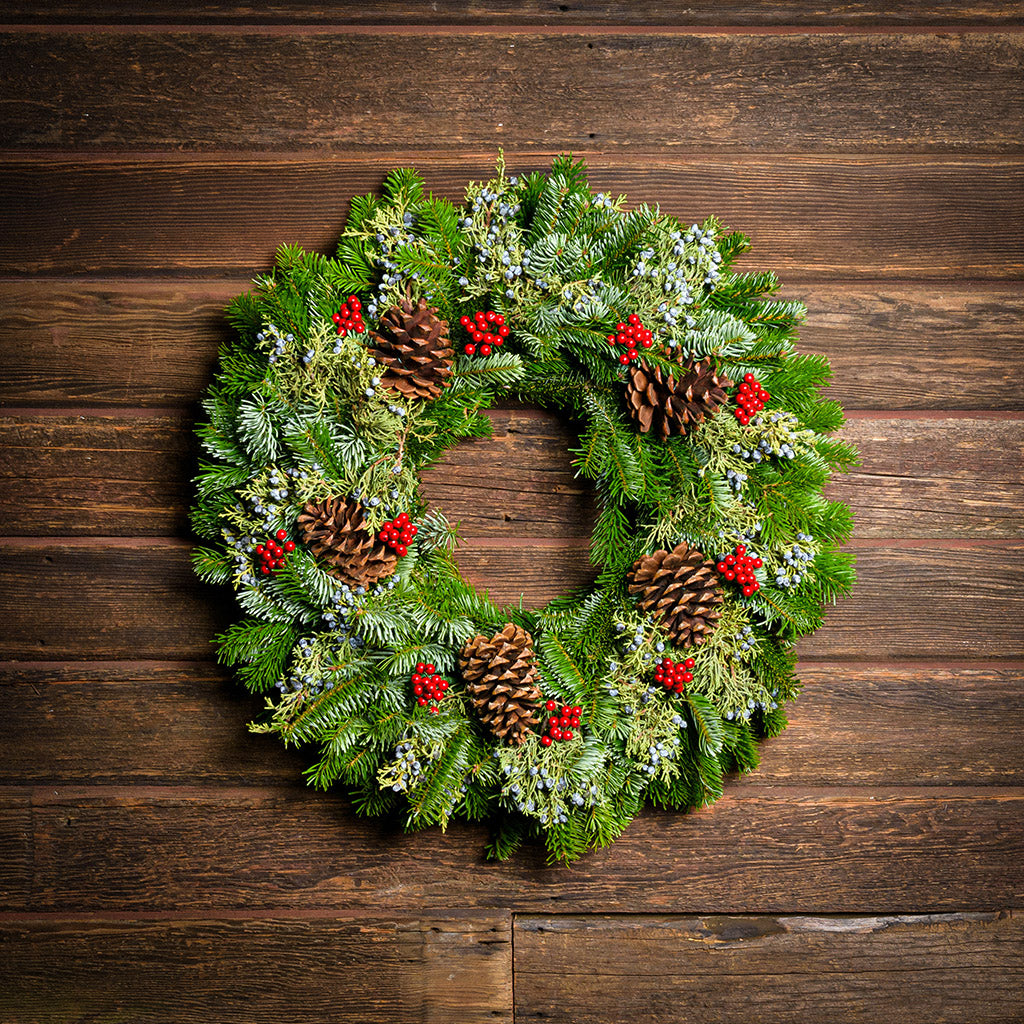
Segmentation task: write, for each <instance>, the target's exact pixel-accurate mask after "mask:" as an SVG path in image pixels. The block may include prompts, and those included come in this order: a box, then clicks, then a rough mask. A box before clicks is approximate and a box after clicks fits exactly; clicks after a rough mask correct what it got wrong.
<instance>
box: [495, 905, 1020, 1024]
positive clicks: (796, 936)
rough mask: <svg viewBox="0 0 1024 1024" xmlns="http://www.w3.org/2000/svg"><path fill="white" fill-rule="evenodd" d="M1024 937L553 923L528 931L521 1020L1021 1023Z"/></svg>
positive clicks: (794, 920)
mask: <svg viewBox="0 0 1024 1024" xmlns="http://www.w3.org/2000/svg"><path fill="white" fill-rule="evenodd" d="M1022 954H1024V925H1022V922H1021V918H1020V917H1019V916H1014V915H1013V914H1010V913H998V914H948V915H947V914H943V915H929V916H910V915H907V916H891V917H889V916H882V917H867V918H864V917H838V918H836V917H827V918H820V917H727V916H714V917H706V918H692V917H651V916H649V915H647V916H644V917H634V916H625V917H606V916H600V915H592V916H588V917H562V916H558V917H550V916H537V917H534V916H527V915H520V916H519V917H517V919H516V923H515V972H516V1020H517V1021H519V1022H522V1021H540V1020H543V1021H569V1020H571V1021H572V1022H573V1024H591V1022H593V1024H598V1022H600V1024H605V1022H607V1021H608V1019H609V1017H608V1009H609V1007H611V1006H614V1007H615V1019H616V1020H623V1021H624V1020H628V1021H631V1022H634V1024H673V1022H679V1024H681V1022H683V1021H692V1020H695V1019H700V1020H702V1021H714V1022H716V1024H748V1022H750V1021H754V1020H756V1021H772V1022H773V1024H774V1022H778V1024H797V1022H799V1024H805V1022H807V1021H848V1020H856V1021H863V1022H865V1024H888V1022H890V1021H893V1020H899V1021H900V1022H901V1024H904V1022H905V1024H933V1022H935V1021H940V1020H941V1021H944V1022H950V1024H953V1022H963V1024H982V1022H992V1024H995V1022H1000V1024H1002V1022H1006V1021H1010V1020H1013V1019H1014V1018H1015V1017H1016V1016H1017V1015H1018V1014H1019V1011H1020V1005H1021V996H1022V994H1024V956H1022Z"/></svg>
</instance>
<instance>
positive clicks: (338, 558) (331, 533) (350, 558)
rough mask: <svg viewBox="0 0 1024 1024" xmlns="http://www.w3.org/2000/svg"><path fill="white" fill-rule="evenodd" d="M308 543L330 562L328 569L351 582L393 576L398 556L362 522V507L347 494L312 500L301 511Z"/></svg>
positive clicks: (300, 521)
mask: <svg viewBox="0 0 1024 1024" xmlns="http://www.w3.org/2000/svg"><path fill="white" fill-rule="evenodd" d="M298 522H299V532H300V533H301V534H302V540H303V542H304V543H305V544H306V546H307V547H308V548H309V549H310V550H311V551H312V552H313V554H314V555H317V556H318V557H320V558H323V559H324V560H325V561H326V562H327V563H328V564H327V566H326V567H325V568H326V571H327V572H329V573H330V574H331V575H332V576H336V577H337V578H338V579H339V580H342V581H343V582H345V583H348V584H349V585H350V586H355V587H358V586H364V585H366V584H367V583H376V582H377V580H379V579H382V578H383V577H385V576H390V575H391V574H392V573H393V572H394V571H395V566H396V565H397V564H398V556H397V555H396V554H395V552H394V551H392V550H391V549H390V548H389V547H388V546H387V545H386V544H385V543H384V542H383V541H381V540H378V539H377V537H375V536H374V535H373V534H372V533H370V532H369V530H367V529H366V527H365V526H364V525H363V522H364V520H363V507H362V505H360V504H359V503H358V502H356V501H351V500H349V499H346V498H325V499H324V500H322V501H310V502H307V503H306V507H305V508H304V509H303V510H302V511H301V512H300V513H299V520H298Z"/></svg>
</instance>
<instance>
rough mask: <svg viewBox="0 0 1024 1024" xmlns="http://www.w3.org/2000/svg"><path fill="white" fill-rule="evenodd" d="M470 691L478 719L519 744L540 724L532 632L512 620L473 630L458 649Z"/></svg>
mask: <svg viewBox="0 0 1024 1024" xmlns="http://www.w3.org/2000/svg"><path fill="white" fill-rule="evenodd" d="M459 668H460V670H461V671H462V678H463V679H464V680H465V683H466V693H467V694H469V698H470V700H471V701H472V704H473V707H474V709H475V710H476V713H477V715H478V716H479V718H480V721H481V722H483V724H484V725H485V726H486V727H487V728H488V729H489V730H490V731H491V732H492V733H493V734H494V735H495V736H497V737H498V739H500V740H504V741H505V742H507V743H510V744H512V745H513V746H519V745H520V744H521V743H523V742H524V741H525V739H526V737H527V736H528V735H529V733H530V730H531V727H532V726H535V725H539V724H540V716H539V715H538V711H539V709H540V704H541V700H542V694H541V692H540V687H538V686H537V677H538V675H539V670H538V668H537V664H536V655H535V653H534V650H533V637H531V636H530V634H529V633H528V632H527V631H526V630H525V629H523V628H522V627H521V626H517V625H515V624H514V623H512V622H509V623H507V624H506V626H505V627H504V629H502V631H501V632H500V633H496V634H495V635H494V636H492V637H486V636H482V635H481V636H474V637H471V638H470V639H469V640H467V641H466V643H465V646H464V647H463V648H462V653H461V654H460V655H459Z"/></svg>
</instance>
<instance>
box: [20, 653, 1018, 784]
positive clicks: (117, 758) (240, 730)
mask: <svg viewBox="0 0 1024 1024" xmlns="http://www.w3.org/2000/svg"><path fill="white" fill-rule="evenodd" d="M0 702H2V704H3V707H4V712H3V721H4V737H5V742H4V744H3V745H2V747H0V785H5V784H8V783H10V784H11V785H15V784H19V783H24V782H26V781H33V782H38V783H43V784H45V783H47V782H51V781H58V780H64V781H68V780H71V779H73V780H75V781H76V782H78V783H97V784H103V783H105V784H108V785H129V784H136V785H147V784H150V785H152V784H167V783H177V784H179V785H190V784H202V785H217V784H228V785H235V786H238V785H250V786H251V785H267V786H274V785H294V784H296V783H297V782H299V781H300V780H301V779H302V772H303V769H304V768H306V767H307V766H308V765H309V763H310V761H311V758H312V755H311V754H310V753H309V752H307V751H305V750H295V749H292V750H285V748H284V747H283V746H282V745H281V744H280V743H279V742H277V741H276V740H275V739H273V738H271V737H266V736H254V735H252V734H250V733H249V732H248V730H247V725H248V723H249V722H251V721H253V720H254V719H256V718H258V717H259V716H260V715H261V713H262V711H263V707H264V700H263V698H262V697H254V696H252V695H250V694H248V693H246V692H245V691H244V690H243V688H242V687H241V686H240V685H237V684H236V683H235V682H233V681H232V679H231V674H230V672H229V671H228V670H226V669H222V668H218V667H217V666H216V665H214V664H212V663H208V662H195V663H175V662H163V663H160V662H130V661H120V662H87V663H84V664H61V663H40V664H30V663H29V664H25V663H22V664H19V663H12V662H8V663H0ZM995 756H996V759H997V760H998V757H999V755H998V754H996V755H995Z"/></svg>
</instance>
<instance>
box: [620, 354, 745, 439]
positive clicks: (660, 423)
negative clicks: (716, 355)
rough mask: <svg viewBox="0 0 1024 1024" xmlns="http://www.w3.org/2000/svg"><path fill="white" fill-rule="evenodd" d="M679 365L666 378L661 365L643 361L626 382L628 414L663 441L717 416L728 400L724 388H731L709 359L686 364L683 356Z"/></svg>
mask: <svg viewBox="0 0 1024 1024" xmlns="http://www.w3.org/2000/svg"><path fill="white" fill-rule="evenodd" d="M677 362H678V363H679V370H678V371H673V372H672V373H670V374H668V375H666V374H665V373H664V372H663V371H662V369H661V367H660V366H653V367H652V366H649V365H648V364H647V363H645V362H644V361H643V360H642V359H641V360H640V361H639V362H637V363H634V364H632V365H631V366H630V367H629V374H628V377H627V379H626V404H627V408H628V409H629V414H630V415H631V416H632V417H633V419H634V420H635V421H636V424H637V426H638V427H639V429H640V431H641V432H642V433H645V434H646V433H648V432H649V431H651V430H653V431H654V432H655V433H657V434H660V435H661V438H662V440H666V439H667V438H668V437H670V436H671V435H672V434H674V433H675V434H685V433H687V432H688V431H693V430H695V429H696V428H697V427H698V426H699V425H700V424H701V423H703V422H704V419H705V417H707V416H713V415H714V413H715V410H716V409H717V408H718V407H719V406H720V405H722V404H723V403H724V402H725V401H726V399H727V395H726V393H725V389H726V388H729V387H732V381H731V380H729V378H728V377H725V376H721V377H720V376H719V375H718V373H717V371H716V370H715V367H714V364H713V363H712V362H711V360H710V359H705V360H703V361H702V362H699V363H694V362H693V361H692V360H690V362H688V363H685V364H684V363H683V362H682V356H681V355H680V357H679V358H678V360H677Z"/></svg>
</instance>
